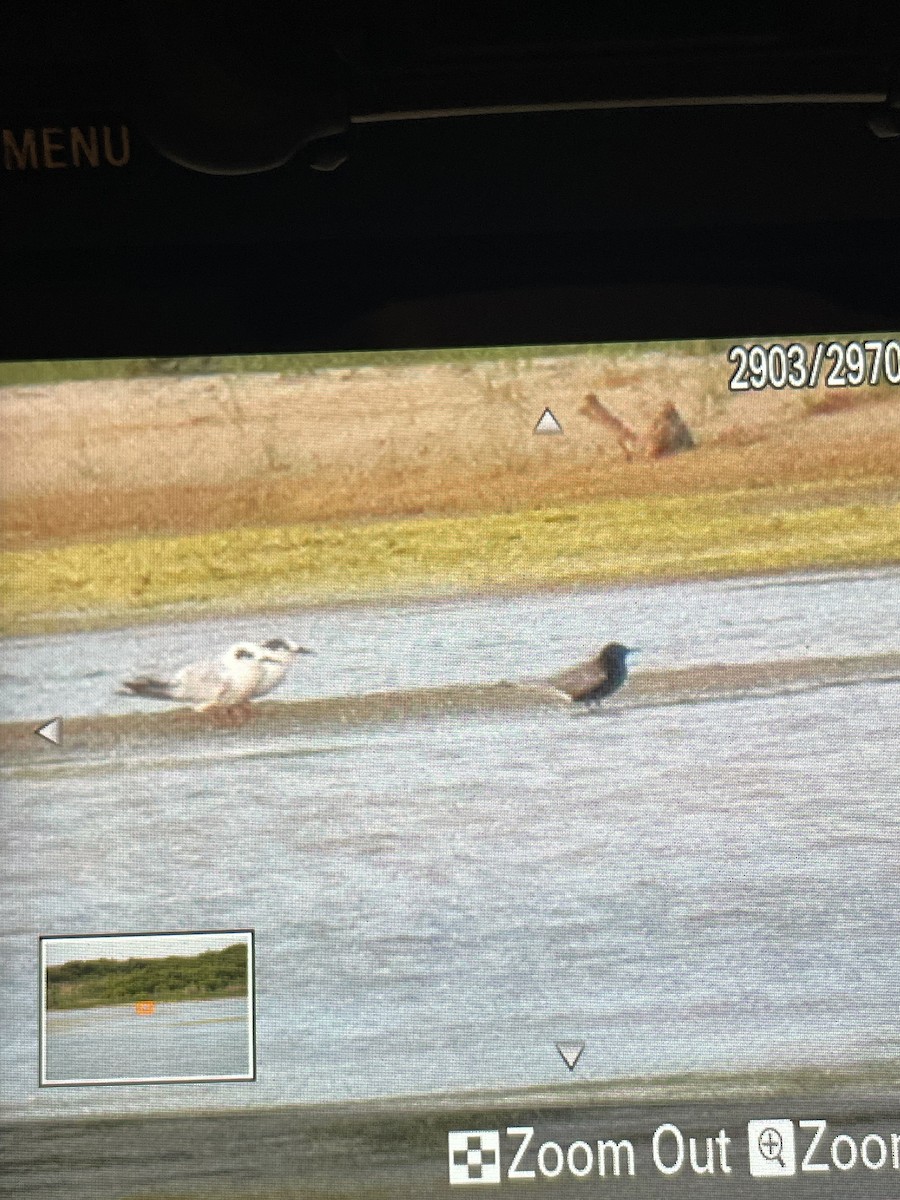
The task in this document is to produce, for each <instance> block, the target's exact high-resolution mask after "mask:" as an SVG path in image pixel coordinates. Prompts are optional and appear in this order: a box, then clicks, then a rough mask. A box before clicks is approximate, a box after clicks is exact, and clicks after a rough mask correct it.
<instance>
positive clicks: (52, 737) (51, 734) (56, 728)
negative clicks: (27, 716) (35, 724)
mask: <svg viewBox="0 0 900 1200" xmlns="http://www.w3.org/2000/svg"><path fill="white" fill-rule="evenodd" d="M34 732H35V733H36V734H37V735H38V737H42V738H43V739H44V741H45V742H52V743H53V745H54V746H58V745H59V744H60V743H61V742H62V718H61V717H54V718H53V720H52V721H48V722H47V724H46V725H41V726H40V728H39V729H36V730H35V731H34Z"/></svg>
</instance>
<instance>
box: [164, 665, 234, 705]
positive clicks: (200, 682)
mask: <svg viewBox="0 0 900 1200" xmlns="http://www.w3.org/2000/svg"><path fill="white" fill-rule="evenodd" d="M228 682H229V676H228V671H227V669H226V668H225V666H224V665H223V664H222V663H221V662H216V661H215V660H213V659H209V660H206V661H204V662H195V663H190V664H189V666H186V667H182V668H181V670H180V671H179V672H178V674H177V675H176V676H175V677H174V679H173V680H172V685H171V694H172V699H173V700H190V701H194V702H195V703H204V702H209V701H211V700H218V698H219V697H220V696H221V694H222V692H223V691H224V690H225V688H226V687H227V685H228Z"/></svg>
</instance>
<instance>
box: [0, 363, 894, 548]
mask: <svg viewBox="0 0 900 1200" xmlns="http://www.w3.org/2000/svg"><path fill="white" fill-rule="evenodd" d="M729 373H730V368H728V366H727V364H726V363H725V362H724V358H723V357H722V356H710V357H709V358H697V357H689V356H681V357H679V356H678V355H676V354H671V355H660V354H658V353H657V354H644V355H634V356H632V357H630V358H623V359H621V360H619V359H613V360H612V361H610V360H609V359H602V360H601V359H598V358H596V357H593V358H592V357H591V356H590V355H588V354H586V355H584V356H576V357H568V358H559V359H550V358H548V359H538V360H535V361H533V362H530V363H527V364H522V363H516V362H513V363H511V364H510V363H507V362H498V363H480V364H475V365H472V364H447V363H440V364H419V365H414V366H403V367H389V368H373V367H358V368H354V369H350V370H348V369H342V370H334V371H328V372H323V373H321V374H318V375H311V376H306V377H302V378H292V377H279V376H262V377H260V376H253V377H231V378H228V377H215V378H187V379H139V380H131V381H98V382H94V383H64V384H58V385H55V386H51V387H48V386H42V387H40V388H31V389H29V388H7V389H5V393H6V394H5V395H4V397H3V399H4V413H5V418H6V419H5V423H4V439H5V447H4V472H3V480H2V489H3V490H2V496H3V508H2V535H3V538H4V541H5V544H6V545H7V546H8V547H23V546H27V545H31V546H34V545H40V544H47V543H57V544H58V543H61V542H62V543H65V542H68V541H72V540H78V541H82V540H93V539H101V540H102V539H106V538H112V537H121V536H129V535H145V534H160V533H163V534H165V533H202V532H208V531H212V530H223V529H230V528H235V527H241V526H255V525H260V524H264V525H267V526H271V525H279V524H294V523H296V522H298V521H338V520H354V519H366V518H375V517H379V518H380V517H393V516H418V515H431V516H434V515H464V514H475V513H485V512H500V511H512V510H515V509H517V508H521V507H523V506H528V507H534V506H535V505H541V504H548V505H553V504H561V503H567V502H575V503H578V502H584V501H592V500H604V499H614V498H629V497H631V498H635V497H641V496H660V495H672V496H679V495H690V494H693V493H697V492H709V491H734V490H736V489H743V488H754V487H773V486H779V485H780V486H784V487H786V488H790V487H791V486H792V485H794V484H801V483H803V484H807V483H816V484H819V485H821V497H822V500H823V502H827V501H828V498H829V493H830V492H831V491H834V490H835V489H836V491H835V494H837V492H840V494H841V495H842V496H844V495H845V494H846V485H847V484H848V483H849V484H852V485H858V486H860V487H861V488H863V490H864V491H865V492H866V494H867V495H869V496H871V495H872V493H873V488H874V489H876V490H880V491H882V492H883V493H884V495H885V497H886V498H890V497H891V495H892V494H896V489H897V487H898V480H900V467H898V463H900V398H898V397H897V389H893V393H894V394H893V395H891V392H890V391H889V390H886V389H881V390H879V389H861V390H859V391H855V392H854V393H853V397H854V398H855V400H856V402H855V403H854V404H853V405H852V407H850V408H849V409H848V410H847V411H840V412H835V413H833V414H831V415H827V416H823V417H822V418H821V419H818V420H815V421H810V420H807V419H805V418H806V416H807V414H808V410H809V405H810V403H812V402H819V401H821V403H823V404H826V405H827V403H828V399H829V398H828V396H827V395H826V394H825V393H824V391H823V394H822V396H821V397H819V396H818V394H817V393H803V394H792V393H789V392H773V393H752V394H749V395H747V394H744V395H733V394H731V393H729V392H728V391H727V386H726V385H727V379H728V375H729ZM587 391H594V392H596V393H597V394H599V395H600V396H601V398H602V399H603V401H604V403H605V404H607V405H608V406H609V407H610V409H611V410H613V411H614V412H616V413H617V414H618V415H620V416H622V417H623V418H624V419H627V420H628V421H629V422H630V423H631V424H633V425H634V426H635V427H636V428H638V429H646V428H647V426H648V424H649V422H650V421H651V420H652V418H653V416H654V415H655V414H656V413H657V412H658V411H659V409H660V407H661V406H662V405H663V404H664V403H666V402H668V401H670V400H671V401H673V402H674V403H676V404H677V406H678V410H679V412H680V413H681V414H682V415H683V416H684V417H685V419H686V421H687V423H688V425H689V426H690V428H691V430H692V432H693V433H694V434H695V435H697V436H698V437H699V440H700V446H699V448H698V449H697V450H694V451H691V452H689V453H686V454H682V455H679V456H675V457H672V458H667V459H665V460H662V461H660V462H645V461H634V462H627V461H625V459H624V458H623V456H622V453H621V450H620V448H619V446H618V444H617V442H616V439H615V437H614V436H613V434H612V433H611V432H610V431H609V430H606V429H605V428H603V427H602V426H599V425H598V424H597V423H596V422H591V421H590V420H588V419H587V418H586V417H585V416H584V415H583V413H582V412H580V411H579V410H580V409H581V406H582V404H583V398H584V395H585V393H586V392H587ZM843 403H844V400H843V398H842V404H843ZM547 405H549V406H550V407H552V409H553V411H554V413H555V414H556V416H557V417H558V418H559V420H560V421H561V422H562V425H563V429H564V431H565V432H564V436H562V437H558V436H557V437H535V436H533V435H532V432H531V430H532V428H533V425H534V422H535V421H536V420H537V417H538V416H539V415H540V413H541V411H542V410H543V408H544V407H545V406H547Z"/></svg>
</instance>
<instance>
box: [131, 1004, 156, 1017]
mask: <svg viewBox="0 0 900 1200" xmlns="http://www.w3.org/2000/svg"><path fill="white" fill-rule="evenodd" d="M134 1011H135V1012H136V1013H137V1015H138V1016H139V1017H150V1016H152V1015H153V1014H154V1013H155V1012H156V1001H155V1000H138V1001H137V1003H136V1004H135V1006H134Z"/></svg>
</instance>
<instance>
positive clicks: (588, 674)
mask: <svg viewBox="0 0 900 1200" xmlns="http://www.w3.org/2000/svg"><path fill="white" fill-rule="evenodd" d="M604 682H605V672H604V671H603V668H602V667H600V666H598V665H597V663H596V662H595V661H594V660H593V659H589V660H588V661H587V662H583V663H579V664H578V665H577V666H575V667H569V668H568V669H567V670H565V671H560V672H559V674H558V675H551V676H550V678H549V679H548V680H547V683H549V684H550V686H551V687H555V688H558V689H559V690H560V691H561V692H566V693H567V694H568V695H569V696H571V697H572V698H573V699H574V700H577V699H578V698H579V696H583V695H585V694H587V693H588V692H593V691H594V690H595V689H596V688H598V687H600V686H601V684H603V683H604Z"/></svg>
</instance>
